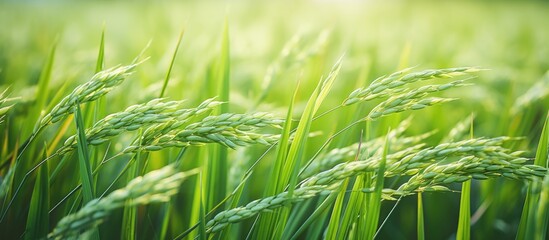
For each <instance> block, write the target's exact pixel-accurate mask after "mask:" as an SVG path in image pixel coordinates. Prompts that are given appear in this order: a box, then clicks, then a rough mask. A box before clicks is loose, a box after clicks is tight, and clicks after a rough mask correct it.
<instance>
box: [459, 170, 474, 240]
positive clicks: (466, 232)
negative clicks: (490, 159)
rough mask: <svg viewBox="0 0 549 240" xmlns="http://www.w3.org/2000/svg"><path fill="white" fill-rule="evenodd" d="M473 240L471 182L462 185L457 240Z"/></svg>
mask: <svg viewBox="0 0 549 240" xmlns="http://www.w3.org/2000/svg"><path fill="white" fill-rule="evenodd" d="M470 238H471V180H467V181H465V182H464V183H463V184H462V185H461V200H460V203H459V222H458V229H457V234H456V239H457V240H467V239H470Z"/></svg>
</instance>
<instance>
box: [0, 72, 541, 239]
mask: <svg viewBox="0 0 549 240" xmlns="http://www.w3.org/2000/svg"><path fill="white" fill-rule="evenodd" d="M136 65H137V64H132V65H129V66H122V67H116V68H112V69H108V70H105V71H102V72H99V73H98V74H96V75H95V76H93V78H92V79H91V80H90V81H88V82H87V83H85V84H83V85H80V86H78V87H77V88H75V89H74V91H72V92H71V93H70V94H69V95H67V96H66V97H65V98H63V99H62V100H61V101H60V102H59V103H58V104H57V105H55V106H54V107H53V109H52V110H51V111H50V112H49V113H47V114H45V115H44V116H43V117H42V118H41V119H40V120H39V123H38V124H37V129H35V132H38V131H40V130H41V129H43V128H45V127H47V126H48V125H50V124H53V123H56V122H59V121H60V120H62V119H64V118H66V117H67V116H68V115H69V114H72V113H74V111H75V107H76V106H77V105H78V104H82V103H86V102H91V101H94V100H96V99H98V98H99V97H101V96H103V95H105V94H107V93H108V92H109V91H111V90H112V89H113V88H115V87H116V86H118V85H120V84H121V82H122V81H123V80H124V79H125V78H126V77H127V76H128V75H129V74H130V73H131V71H132V70H133V69H134V68H135V66H136ZM411 70H412V69H405V70H403V71H400V72H396V73H393V74H391V75H388V76H383V77H380V78H378V79H376V80H374V81H373V82H372V83H371V84H370V85H369V86H368V87H365V88H359V89H356V90H355V91H353V92H352V93H350V94H349V96H348V97H347V98H346V99H345V100H344V101H343V103H342V104H341V106H339V107H340V108H343V107H346V106H349V105H353V104H358V103H363V102H366V101H371V100H374V99H378V100H380V103H379V104H377V105H376V106H375V107H373V108H372V109H371V111H370V112H369V113H368V114H367V115H366V116H364V118H363V121H374V120H379V119H380V118H381V117H383V116H386V115H390V114H393V113H398V112H402V111H409V110H419V109H423V108H426V107H429V106H432V105H435V104H439V103H444V102H447V101H451V100H453V99H451V98H439V97H429V95H430V94H432V93H435V92H441V91H445V90H447V89H450V88H455V87H461V86H465V85H467V83H466V82H465V81H466V80H467V79H460V80H454V81H452V82H449V83H443V84H438V85H424V86H419V87H410V88H407V87H408V86H411V85H409V84H411V83H418V82H423V81H427V80H431V79H440V78H442V79H446V78H456V77H460V76H469V74H470V73H474V72H477V71H480V70H481V69H478V68H469V67H463V68H449V69H437V70H424V71H418V72H411ZM416 85H417V84H416ZM3 95H4V93H2V94H1V95H0V99H1V100H0V101H1V103H2V104H3V103H5V102H7V100H6V98H5V97H4V98H2V96H3ZM525 101H526V100H525ZM221 104H228V103H222V102H220V101H216V100H215V98H211V99H207V100H205V101H203V102H202V103H201V104H199V105H198V106H196V107H192V108H188V107H185V105H186V104H185V103H184V101H174V100H167V99H163V98H158V99H153V100H150V101H149V102H146V103H142V104H137V105H133V106H130V107H128V108H126V109H125V110H123V111H120V112H116V113H112V114H110V115H108V116H106V117H104V118H102V119H100V120H98V121H97V122H95V124H94V125H93V126H91V127H90V128H88V129H85V140H86V143H87V144H88V145H94V146H95V145H101V144H104V143H106V142H109V141H112V140H113V138H115V137H116V136H119V135H120V134H122V133H128V132H132V131H136V130H140V133H139V134H136V135H135V138H134V140H133V141H132V142H131V143H130V144H129V145H127V146H124V147H123V148H122V149H123V150H122V152H121V153H119V154H137V153H138V152H142V151H159V150H164V149H167V148H186V147H189V146H200V145H204V144H210V143H215V144H220V145H223V146H225V147H228V148H232V149H235V148H238V147H249V146H252V145H253V144H261V145H267V146H270V145H274V144H277V143H278V141H279V140H280V135H278V134H271V133H265V132H266V129H265V128H271V130H272V128H274V129H277V128H282V126H283V124H284V121H283V120H281V119H278V118H276V117H274V116H273V115H272V114H269V113H243V114H240V113H223V114H219V115H215V114H213V113H214V112H215V111H214V109H216V107H218V106H219V105H221ZM10 107H11V105H10V106H6V107H2V108H0V115H3V114H4V113H6V112H7V111H8V110H9V108H10ZM0 120H1V119H0ZM412 122H413V121H412V119H410V118H409V119H406V120H404V121H402V122H401V125H400V126H399V127H398V128H396V129H394V130H392V131H390V132H389V133H388V134H387V136H382V137H378V138H375V139H371V140H368V141H364V142H360V143H355V144H352V145H349V146H347V147H342V148H335V149H331V150H329V151H327V152H325V153H323V154H320V155H318V156H316V158H315V159H312V161H311V162H310V164H308V165H307V166H305V167H304V168H303V169H301V174H300V176H299V178H300V179H301V182H300V183H299V184H298V185H297V187H296V188H295V189H291V194H290V193H289V191H290V190H289V189H287V190H286V191H284V192H281V193H278V194H276V195H274V196H270V197H266V198H262V199H258V200H255V201H251V202H249V203H248V204H245V205H244V206H241V207H236V208H232V209H227V210H223V211H221V212H219V213H217V215H215V216H213V217H211V219H206V220H207V223H206V225H205V227H206V230H205V231H206V232H207V233H215V232H219V231H221V230H222V229H224V228H226V227H227V226H228V225H229V224H231V223H238V222H240V221H243V220H244V219H247V218H251V217H253V216H256V215H258V214H260V213H261V212H264V211H268V210H273V209H276V208H280V207H282V206H288V205H291V204H294V203H297V202H300V201H304V200H306V199H310V198H313V197H316V196H319V195H323V194H329V193H332V192H334V191H340V190H341V189H340V188H339V186H340V185H341V184H342V182H343V181H344V180H346V179H349V178H353V177H356V176H359V175H362V174H365V173H370V174H371V175H370V176H374V177H373V178H372V179H375V175H376V174H377V173H378V170H379V168H380V164H381V162H382V161H386V165H385V164H384V166H385V168H384V177H395V176H407V177H408V178H407V179H408V180H407V181H405V182H403V183H401V185H400V186H398V187H396V188H394V189H393V188H385V189H383V191H382V193H383V194H382V196H383V199H386V200H394V199H395V197H400V196H406V195H412V194H416V193H418V192H424V191H450V189H449V188H448V187H447V185H448V184H451V183H456V182H463V181H466V180H469V179H478V180H484V179H489V178H496V177H505V178H511V179H516V180H525V181H537V180H538V179H539V178H542V177H544V176H546V174H547V173H546V169H545V168H543V167H540V166H536V165H531V164H529V161H530V160H529V159H526V158H523V157H521V154H522V152H518V151H513V150H511V149H509V148H506V147H505V146H506V145H505V143H506V142H509V141H514V139H512V138H509V137H497V138H472V139H468V140H461V141H458V140H459V139H461V138H462V136H463V135H464V134H463V132H464V131H466V127H464V126H465V125H466V124H464V123H460V124H459V125H458V126H457V127H456V128H455V129H454V130H453V131H452V132H450V135H449V136H448V137H447V138H446V140H445V141H446V142H443V143H440V144H438V145H436V146H426V144H424V143H423V140H424V139H425V138H427V137H429V136H431V135H432V133H425V134H420V135H415V136H404V132H405V130H406V128H407V127H408V126H410V125H411V124H412ZM464 129H465V130H464ZM386 138H388V139H389V143H390V153H389V154H387V155H383V154H382V152H383V151H382V150H383V148H384V145H385V141H384V139H386ZM77 139H78V137H77V135H73V136H70V137H68V138H67V139H66V140H65V142H64V144H62V146H61V147H60V148H58V149H57V151H56V152H55V153H54V154H53V156H62V155H65V154H67V153H69V152H71V151H73V150H74V149H76V148H77ZM361 149H363V150H364V151H360V150H361ZM355 156H358V159H356V161H352V159H353V158H355ZM196 171H198V170H194V172H196ZM187 175H188V174H186V173H182V172H180V170H178V169H177V168H175V167H174V166H172V165H168V166H166V167H164V168H162V169H161V170H157V171H152V172H149V173H147V174H145V175H144V176H143V177H137V178H135V179H133V180H131V181H130V182H129V183H128V185H127V186H126V187H125V188H122V189H119V190H116V191H114V192H112V193H110V194H108V195H107V196H105V197H103V198H99V199H95V200H92V201H90V202H88V203H86V204H84V206H82V207H81V208H80V210H78V211H77V212H76V213H73V214H70V215H68V216H65V217H64V218H63V219H61V221H59V222H58V223H57V226H56V227H55V229H54V230H53V232H51V233H50V235H49V236H48V237H50V238H66V237H70V236H74V235H78V234H82V233H84V232H88V230H89V229H91V228H93V227H95V226H97V225H99V224H100V223H101V222H103V221H104V219H105V218H106V217H107V216H108V215H109V214H110V212H111V211H112V210H114V209H118V208H122V207H125V206H129V205H138V204H148V203H152V202H167V201H168V200H169V199H170V197H171V196H173V195H175V194H176V193H177V191H178V190H179V185H180V183H181V182H182V180H183V179H184V178H185V176H187ZM344 190H345V189H344ZM128 200H132V201H128ZM189 211H190V210H189Z"/></svg>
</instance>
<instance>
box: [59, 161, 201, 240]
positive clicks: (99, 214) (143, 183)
mask: <svg viewBox="0 0 549 240" xmlns="http://www.w3.org/2000/svg"><path fill="white" fill-rule="evenodd" d="M196 172H197V171H196V170H192V171H188V172H185V173H182V172H177V170H176V169H175V167H174V166H172V165H168V166H166V167H163V168H162V169H159V170H155V171H151V172H149V173H147V174H146V175H144V176H143V177H137V178H135V179H133V180H132V181H130V182H129V183H128V185H126V187H124V188H122V189H118V190H116V191H114V192H112V193H110V194H109V195H107V196H105V197H103V198H101V199H94V200H92V201H90V202H88V203H87V204H86V205H84V207H82V208H81V209H80V210H79V211H78V212H76V213H74V214H71V215H68V216H65V217H64V218H63V219H61V220H60V221H59V222H58V223H57V226H56V227H55V228H54V230H53V231H52V232H51V233H50V234H49V235H48V238H53V239H64V238H67V237H74V236H77V235H79V234H82V233H84V232H87V231H89V230H90V229H93V228H94V227H97V226H98V225H99V224H101V223H102V222H104V221H105V219H106V218H107V217H108V216H109V214H110V213H111V212H112V211H113V210H115V209H119V208H122V207H124V206H128V204H131V205H132V206H136V205H145V204H149V203H155V202H167V201H169V200H170V197H171V196H173V195H174V194H176V193H177V192H178V190H179V185H180V184H181V182H182V181H183V179H185V178H186V177H188V176H190V175H192V174H196ZM129 199H132V201H131V203H129V202H128V200H129Z"/></svg>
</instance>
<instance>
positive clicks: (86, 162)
mask: <svg viewBox="0 0 549 240" xmlns="http://www.w3.org/2000/svg"><path fill="white" fill-rule="evenodd" d="M74 119H75V122H76V130H77V132H78V138H77V148H78V164H79V167H80V179H81V181H82V192H83V197H84V203H87V202H89V201H91V200H92V199H94V192H95V190H94V187H93V185H92V183H93V177H92V174H91V166H90V158H89V152H88V144H87V140H86V133H85V130H84V122H83V119H82V112H81V111H80V106H79V105H77V106H76V111H75V116H74Z"/></svg>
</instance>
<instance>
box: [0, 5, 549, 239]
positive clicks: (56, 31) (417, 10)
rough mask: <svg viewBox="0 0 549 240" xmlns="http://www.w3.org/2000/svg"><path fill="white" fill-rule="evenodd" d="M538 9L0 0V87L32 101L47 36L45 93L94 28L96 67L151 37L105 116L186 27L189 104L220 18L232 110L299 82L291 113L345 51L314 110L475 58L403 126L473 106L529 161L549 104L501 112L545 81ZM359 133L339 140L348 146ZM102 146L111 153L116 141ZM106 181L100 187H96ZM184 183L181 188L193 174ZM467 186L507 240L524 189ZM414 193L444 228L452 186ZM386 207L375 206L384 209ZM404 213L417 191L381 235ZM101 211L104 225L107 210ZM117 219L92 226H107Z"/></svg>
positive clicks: (546, 37) (392, 233) (13, 123)
mask: <svg viewBox="0 0 549 240" xmlns="http://www.w3.org/2000/svg"><path fill="white" fill-rule="evenodd" d="M548 13H549V3H548V1H335V0H334V1H329V0H324V1H323V0H318V1H277V2H272V1H220V2H218V1H112V2H110V1H93V2H87V1H49V2H41V1H2V2H0V27H1V29H0V89H2V90H3V89H6V88H8V87H9V92H10V96H20V97H21V99H20V100H19V103H18V104H20V105H21V106H25V104H30V103H31V102H32V101H33V100H34V92H35V90H36V84H37V82H38V79H39V76H40V72H41V69H42V67H43V65H44V63H45V61H46V59H47V56H48V53H49V51H50V49H51V48H52V46H53V45H54V44H55V43H56V44H57V52H56V56H55V64H54V66H53V72H52V74H53V75H52V82H51V84H50V86H52V88H51V91H52V92H53V93H55V92H56V91H58V90H59V89H62V88H61V86H62V85H63V84H65V83H66V82H68V87H67V88H65V89H64V90H63V91H65V92H66V93H68V92H70V89H72V88H73V87H74V86H76V85H78V84H79V83H82V82H83V81H85V80H86V79H89V77H90V76H91V75H92V74H93V71H94V66H95V62H96V56H97V48H98V45H99V41H100V35H101V32H102V31H103V29H104V30H105V62H106V66H107V67H111V66H115V65H118V64H127V63H129V62H130V61H131V60H132V59H133V58H134V57H135V56H137V55H138V54H139V52H141V50H143V49H144V48H145V46H146V45H147V44H148V43H149V42H150V47H149V48H148V49H147V50H146V52H145V55H146V56H150V59H149V60H148V61H147V62H145V63H144V64H142V65H141V66H139V67H138V69H137V73H136V74H135V75H134V77H132V79H130V81H127V82H125V83H124V85H123V86H122V87H120V88H119V89H117V90H116V91H115V92H113V93H112V94H110V95H109V96H108V97H107V100H106V101H107V102H108V104H106V107H107V109H105V112H106V113H111V112H115V111H119V110H121V109H124V108H125V107H127V106H129V105H132V104H135V103H140V102H143V101H145V100H147V99H150V98H151V97H153V96H156V95H157V93H158V91H159V89H160V88H161V85H162V81H163V78H164V76H165V73H166V69H167V66H168V64H169V62H170V60H171V56H172V54H173V49H174V47H175V44H176V41H177V38H178V35H179V34H180V32H181V31H183V30H184V37H183V41H182V44H181V46H180V49H179V51H180V52H179V53H178V56H177V59H176V63H175V66H174V70H173V72H172V81H171V82H170V87H169V88H168V92H167V96H168V97H169V98H170V99H188V100H189V101H190V102H191V103H197V102H200V101H201V100H203V99H205V98H206V97H208V96H205V94H204V93H203V89H204V86H205V84H207V83H206V82H205V79H206V78H207V74H208V68H209V67H210V65H211V62H212V61H213V59H214V58H215V57H216V56H217V55H218V52H219V41H220V38H221V32H222V29H223V24H224V22H225V21H227V22H228V24H229V29H230V30H229V31H230V33H229V34H230V61H231V63H230V65H231V103H230V104H231V105H230V108H231V111H233V112H246V111H250V110H251V109H253V108H254V107H255V104H254V103H255V101H256V99H258V98H260V96H261V95H262V94H265V99H264V100H262V101H261V102H260V104H259V105H258V106H257V107H256V108H255V110H257V111H268V112H273V113H276V114H277V115H278V116H284V114H285V112H286V108H287V106H288V104H289V101H290V98H291V95H292V93H293V91H294V88H295V85H296V82H297V80H298V79H299V80H300V81H301V88H302V89H303V90H302V92H301V93H300V94H299V96H298V100H299V102H298V103H299V104H298V106H297V108H298V111H297V113H296V117H297V116H299V115H298V114H299V111H300V110H301V108H302V107H303V106H304V103H305V101H306V100H307V98H308V96H309V93H310V92H311V91H312V90H313V89H314V86H316V84H317V81H318V79H320V76H321V75H322V74H326V73H327V72H328V71H329V69H330V67H331V65H332V64H333V63H334V62H335V61H336V59H337V58H338V57H339V56H341V55H343V54H345V56H344V58H343V59H344V60H343V68H342V73H341V74H340V76H339V77H338V80H337V82H336V86H335V87H334V89H333V91H332V92H331V95H330V97H329V98H328V99H327V101H326V103H325V104H324V106H323V108H324V109H325V110H327V109H330V108H331V107H333V106H336V105H337V104H340V103H341V102H342V101H343V99H344V98H345V97H346V96H347V95H348V93H349V92H351V91H352V90H353V89H355V88H356V87H359V86H361V85H360V84H361V83H362V82H363V81H364V79H366V80H373V79H375V78H376V77H378V76H381V75H385V74H389V73H392V72H394V71H397V70H400V69H403V68H406V67H416V69H426V68H445V67H457V66H479V67H482V68H486V69H490V71H486V72H482V73H481V74H480V76H479V78H477V79H474V80H472V81H471V82H474V86H470V87H466V88H460V89H459V90H453V91H450V92H448V93H445V96H450V97H458V98H460V100H459V101H454V102H451V103H449V104H445V105H442V106H438V107H434V108H432V109H429V110H423V111H421V112H418V113H415V114H414V116H415V117H414V121H413V124H412V126H411V128H410V130H409V131H408V132H409V134H418V133H423V132H428V131H431V130H434V129H438V130H440V131H438V132H437V133H436V134H435V135H434V136H433V137H431V138H429V139H428V142H429V143H431V144H436V143H437V142H438V141H440V139H441V138H442V137H443V136H444V135H445V134H446V133H447V131H448V129H451V128H452V126H453V125H454V124H456V123H457V122H458V121H459V120H461V119H464V118H465V117H467V116H468V115H470V114H471V113H475V114H476V116H477V118H476V120H475V136H491V137H493V136H500V135H511V136H525V139H524V140H523V141H520V142H519V143H518V144H516V146H515V147H516V148H518V149H522V150H525V151H529V153H528V154H527V155H528V156H530V157H532V156H533V154H534V150H535V147H536V144H537V141H538V138H539V133H540V131H541V127H542V122H543V121H542V120H543V119H544V116H545V114H546V112H547V109H548V106H549V102H548V101H547V99H546V98H542V99H539V100H537V101H536V102H534V103H532V104H531V105H529V106H526V107H524V109H523V110H521V111H519V112H518V113H512V112H511V111H510V109H511V108H512V106H513V104H515V101H516V99H517V98H519V97H520V96H521V95H523V94H525V93H526V92H527V91H528V89H530V88H531V87H532V86H533V85H534V84H536V83H537V82H541V81H549V80H542V79H543V76H544V74H545V73H546V72H547V71H548V70H549V27H548V24H549V15H548ZM288 42H290V43H292V42H293V43H294V44H295V48H293V49H294V52H291V53H290V57H288V58H285V59H283V61H278V60H277V59H280V57H279V56H280V55H281V51H282V49H283V48H284V46H285V45H287V44H288ZM282 54H283V53H282ZM277 61H278V62H277ZM273 64H278V65H277V66H280V68H279V69H278V70H279V71H277V72H276V73H275V74H274V75H273V76H274V78H273V82H272V84H271V85H270V88H268V91H265V90H264V89H263V85H262V84H263V83H264V78H265V75H266V74H267V73H268V69H269V66H273ZM546 78H547V77H546ZM548 85H549V84H545V85H544V86H546V87H547V86H548ZM52 95H53V94H52ZM372 106H373V105H372ZM18 109H23V110H17V109H16V111H24V109H25V108H24V107H18ZM321 111H322V110H321ZM20 115H21V116H24V112H23V113H20ZM406 115H408V114H406ZM521 115H528V116H530V117H528V118H527V119H521V121H520V125H519V126H516V125H513V121H514V120H515V119H516V118H517V117H519V116H521ZM16 116H17V115H14V117H11V118H10V119H8V121H9V122H10V124H8V125H7V126H9V128H11V130H12V131H17V129H20V128H21V124H22V122H23V121H20V118H18V117H16ZM338 117H340V116H332V117H329V118H325V119H321V120H319V121H317V122H316V123H315V124H314V125H313V130H315V129H316V130H319V129H322V130H324V131H326V130H327V129H328V130H332V131H334V130H336V128H341V127H342V126H343V125H340V126H335V124H334V122H335V121H334V120H335V119H337V118H338ZM404 117H405V115H402V116H396V117H389V118H386V119H384V120H383V121H381V122H374V124H373V129H375V130H376V131H377V132H376V133H375V135H380V134H383V133H384V131H385V129H386V126H388V125H391V126H394V125H395V124H396V123H397V122H398V121H399V120H400V119H403V118H404ZM341 124H344V123H341ZM5 127H6V126H2V128H5ZM359 130H360V129H359V128H357V129H355V132H351V133H349V134H347V135H345V137H342V138H341V139H339V138H338V141H340V142H344V143H351V142H355V141H356V140H357V139H358V133H359ZM46 135H47V134H46ZM329 135H330V133H329V132H324V134H323V135H321V136H320V137H317V138H313V139H311V141H310V144H309V148H310V150H309V151H308V154H309V155H312V154H314V152H315V150H316V149H317V148H318V146H320V145H321V144H322V143H323V142H324V141H325V140H326V138H327V137H328V136H329ZM23 137H24V136H21V138H23ZM11 138H13V139H11ZM15 138H16V136H10V139H9V141H8V143H6V144H8V145H12V146H13V145H14V144H15V142H16V139H15ZM113 147H114V150H112V151H113V152H116V148H118V149H120V148H121V147H122V145H120V146H118V145H115V146H113ZM262 150H264V149H255V150H253V151H246V152H231V155H230V156H232V157H230V158H229V159H230V160H231V159H233V160H231V161H237V160H234V159H238V158H237V157H241V160H238V161H244V163H242V162H238V163H236V162H235V163H234V164H233V166H235V168H239V167H244V168H246V166H248V165H249V164H250V163H249V161H253V160H254V159H256V158H257V157H258V156H259V155H260V154H261V153H262ZM239 154H240V155H239ZM242 155H244V157H242ZM190 156H193V155H192V154H190ZM190 156H189V159H190V158H191V157H190ZM243 159H244V160H243ZM246 161H247V162H246ZM154 164H158V165H162V163H154ZM188 164H189V166H192V165H193V163H188ZM268 164H269V163H268V162H266V163H262V165H261V166H260V168H259V169H258V171H256V172H255V175H254V176H253V177H252V179H254V177H255V179H261V176H263V175H265V174H267V173H268V171H269V169H268V166H269V165H268ZM235 171H236V172H238V169H236V170H235ZM241 171H244V170H242V169H241ZM108 181H109V180H105V182H103V183H101V184H102V185H107V184H108ZM101 184H100V185H101ZM185 187H188V188H192V187H193V184H191V183H190V184H188V185H185ZM185 187H184V188H183V189H185ZM262 187H263V186H262V184H261V182H260V181H255V182H254V181H252V182H251V183H250V185H249V186H248V189H249V190H248V191H246V193H247V195H246V196H244V197H243V199H248V200H251V199H255V198H258V197H260V196H261V193H262ZM103 188H104V187H103ZM190 193H192V190H189V194H190ZM472 195H473V200H472V209H473V211H475V210H477V209H478V208H479V206H481V204H483V203H489V204H488V208H487V210H486V212H485V213H484V214H482V215H481V217H480V218H479V220H478V221H475V222H474V225H473V228H472V237H473V238H474V239H514V235H515V232H516V229H517V226H518V221H519V219H520V213H521V209H522V205H523V199H524V195H525V187H524V185H523V184H521V183H520V182H514V181H510V180H505V181H492V182H488V183H482V184H481V183H479V182H474V184H473V190H472ZM54 198H59V196H57V197H54ZM181 199H186V198H185V197H181ZM424 199H425V200H424V206H425V221H426V234H427V235H426V236H427V238H428V239H448V238H453V237H454V236H453V234H454V232H455V230H456V228H457V219H458V206H459V194H457V193H455V194H452V193H437V194H425V196H424ZM486 199H491V200H489V201H485V200H486ZM186 205H190V203H185V202H184V203H182V207H181V208H176V209H175V210H176V211H181V212H178V213H177V214H176V218H177V216H179V218H180V222H174V223H173V224H172V228H173V229H171V231H172V234H174V235H177V234H178V233H180V232H182V231H184V230H186V228H187V227H188V226H187V225H188V223H187V222H185V221H188V220H184V216H185V211H188V210H187V209H185V207H184V206H186ZM392 205H393V203H390V202H388V203H384V206H383V207H384V209H383V210H382V216H383V217H385V216H386V215H387V213H388V211H389V210H390V208H391V207H392ZM22 211H25V210H22ZM415 214H416V198H414V197H409V198H405V199H404V200H403V201H402V202H401V203H400V204H399V205H398V207H397V208H396V210H395V212H394V213H393V214H392V215H391V216H390V217H389V219H388V221H387V223H386V224H385V226H384V227H383V229H382V232H381V235H380V239H388V238H390V239H410V238H414V236H415V227H416V222H415V220H416V216H415ZM51 218H52V219H53V221H52V222H53V223H55V222H57V221H58V219H59V218H60V216H56V215H55V214H52V217H51ZM111 221H112V222H113V223H115V222H116V218H113V219H111ZM246 223H247V224H251V223H252V222H251V221H247V222H246ZM116 226H117V225H116V224H112V226H109V224H104V225H103V227H104V228H113V229H116ZM244 226H246V224H244ZM22 229H24V226H14V227H13V230H14V233H19V232H21V231H22ZM113 231H115V232H116V230H113ZM143 231H147V230H146V229H145V230H143Z"/></svg>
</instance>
